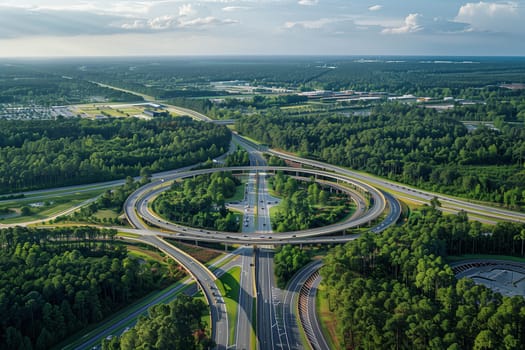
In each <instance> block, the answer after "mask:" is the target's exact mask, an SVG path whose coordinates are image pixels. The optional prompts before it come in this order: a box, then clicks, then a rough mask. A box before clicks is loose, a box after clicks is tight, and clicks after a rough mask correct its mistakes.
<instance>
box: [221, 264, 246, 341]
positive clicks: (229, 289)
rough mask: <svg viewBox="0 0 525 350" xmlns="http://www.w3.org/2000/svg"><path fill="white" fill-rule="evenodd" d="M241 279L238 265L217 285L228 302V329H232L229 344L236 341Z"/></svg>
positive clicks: (222, 277) (225, 301) (226, 302)
mask: <svg viewBox="0 0 525 350" xmlns="http://www.w3.org/2000/svg"><path fill="white" fill-rule="evenodd" d="M240 280H241V268H240V267H239V266H236V267H234V268H232V269H230V270H228V271H227V272H226V273H224V274H223V275H222V276H221V277H220V278H219V279H218V280H217V281H216V283H217V287H218V288H219V290H220V291H221V294H222V296H223V299H224V303H225V304H226V310H227V311H228V329H229V331H230V335H229V337H228V339H229V345H233V344H234V343H235V329H236V325H237V308H238V304H239V291H240Z"/></svg>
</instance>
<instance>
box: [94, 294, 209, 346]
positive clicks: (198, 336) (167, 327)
mask: <svg viewBox="0 0 525 350" xmlns="http://www.w3.org/2000/svg"><path fill="white" fill-rule="evenodd" d="M207 312H208V308H207V306H206V304H204V302H203V301H202V300H200V299H192V298H190V297H188V296H186V295H180V296H179V297H177V299H175V300H174V301H172V302H171V303H169V304H158V305H155V306H153V307H151V308H150V309H149V310H148V315H147V316H141V317H140V318H139V320H138V321H137V324H136V325H135V326H134V327H133V328H131V329H130V330H129V331H127V332H126V333H124V334H123V335H121V336H120V337H114V338H112V339H111V340H103V341H102V349H103V350H118V349H122V350H128V349H188V350H207V349H211V348H212V347H214V345H215V344H214V343H213V341H212V340H211V339H210V338H209V337H208V336H207V334H206V330H205V327H204V324H203V323H202V321H201V320H202V316H203V315H205V314H206V313H207Z"/></svg>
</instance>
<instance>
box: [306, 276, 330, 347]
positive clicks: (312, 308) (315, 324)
mask: <svg viewBox="0 0 525 350" xmlns="http://www.w3.org/2000/svg"><path fill="white" fill-rule="evenodd" d="M320 283H321V276H319V275H317V277H316V278H315V279H314V280H313V281H312V286H311V288H310V290H309V293H308V319H309V323H310V326H311V327H312V330H313V332H314V339H315V342H316V345H317V347H315V349H319V350H330V346H329V345H328V342H327V341H326V338H325V337H324V334H323V331H322V328H321V322H320V320H319V318H318V315H317V306H316V304H317V301H316V295H317V289H318V287H319V284H320Z"/></svg>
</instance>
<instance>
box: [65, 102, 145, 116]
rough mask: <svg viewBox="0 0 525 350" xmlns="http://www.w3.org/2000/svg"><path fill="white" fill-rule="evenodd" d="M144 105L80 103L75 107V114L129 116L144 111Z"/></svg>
mask: <svg viewBox="0 0 525 350" xmlns="http://www.w3.org/2000/svg"><path fill="white" fill-rule="evenodd" d="M144 109H145V107H142V106H131V105H125V106H122V107H118V106H113V107H111V106H108V105H80V106H77V108H76V109H75V113H76V114H84V115H87V116H88V117H91V118H94V117H96V116H98V115H104V116H108V117H130V116H134V115H141V114H143V113H144Z"/></svg>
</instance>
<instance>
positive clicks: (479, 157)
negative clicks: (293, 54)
mask: <svg viewBox="0 0 525 350" xmlns="http://www.w3.org/2000/svg"><path fill="white" fill-rule="evenodd" d="M236 127H237V129H238V130H239V132H240V133H242V134H245V135H248V136H250V137H252V138H254V139H257V140H259V141H261V142H263V143H266V144H269V145H271V147H274V148H280V149H284V150H288V151H292V152H298V153H299V154H300V155H302V156H308V157H312V158H316V159H320V160H323V161H326V162H329V163H332V164H338V165H342V166H348V167H351V168H353V169H357V170H364V171H367V172H370V173H373V174H376V175H380V176H384V177H387V178H389V179H392V180H396V181H400V182H403V183H407V184H412V185H416V186H418V187H421V188H424V189H429V190H433V191H439V192H444V193H449V194H454V195H462V196H466V197H470V198H473V199H479V200H486V201H492V202H499V203H502V204H504V205H506V206H507V207H510V208H514V209H517V208H520V207H523V206H524V205H525V170H524V164H525V129H523V128H517V127H511V126H508V125H504V126H503V127H502V128H501V129H500V130H492V129H490V128H488V127H484V126H480V127H479V128H477V129H476V130H474V131H473V132H468V131H467V128H466V127H465V126H464V125H463V124H462V123H460V122H458V121H456V120H454V119H450V118H447V117H445V116H444V115H443V114H441V113H438V112H436V111H433V110H428V109H423V108H417V107H413V106H408V105H402V104H385V105H382V106H377V107H375V108H373V109H372V111H371V115H370V116H348V117H346V116H340V115H333V116H316V115H315V114H312V115H307V116H290V115H287V114H286V113H285V112H283V111H280V110H277V109H271V110H269V111H267V112H264V113H260V114H254V115H251V116H246V117H243V118H242V119H240V120H238V121H237V123H236Z"/></svg>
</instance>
